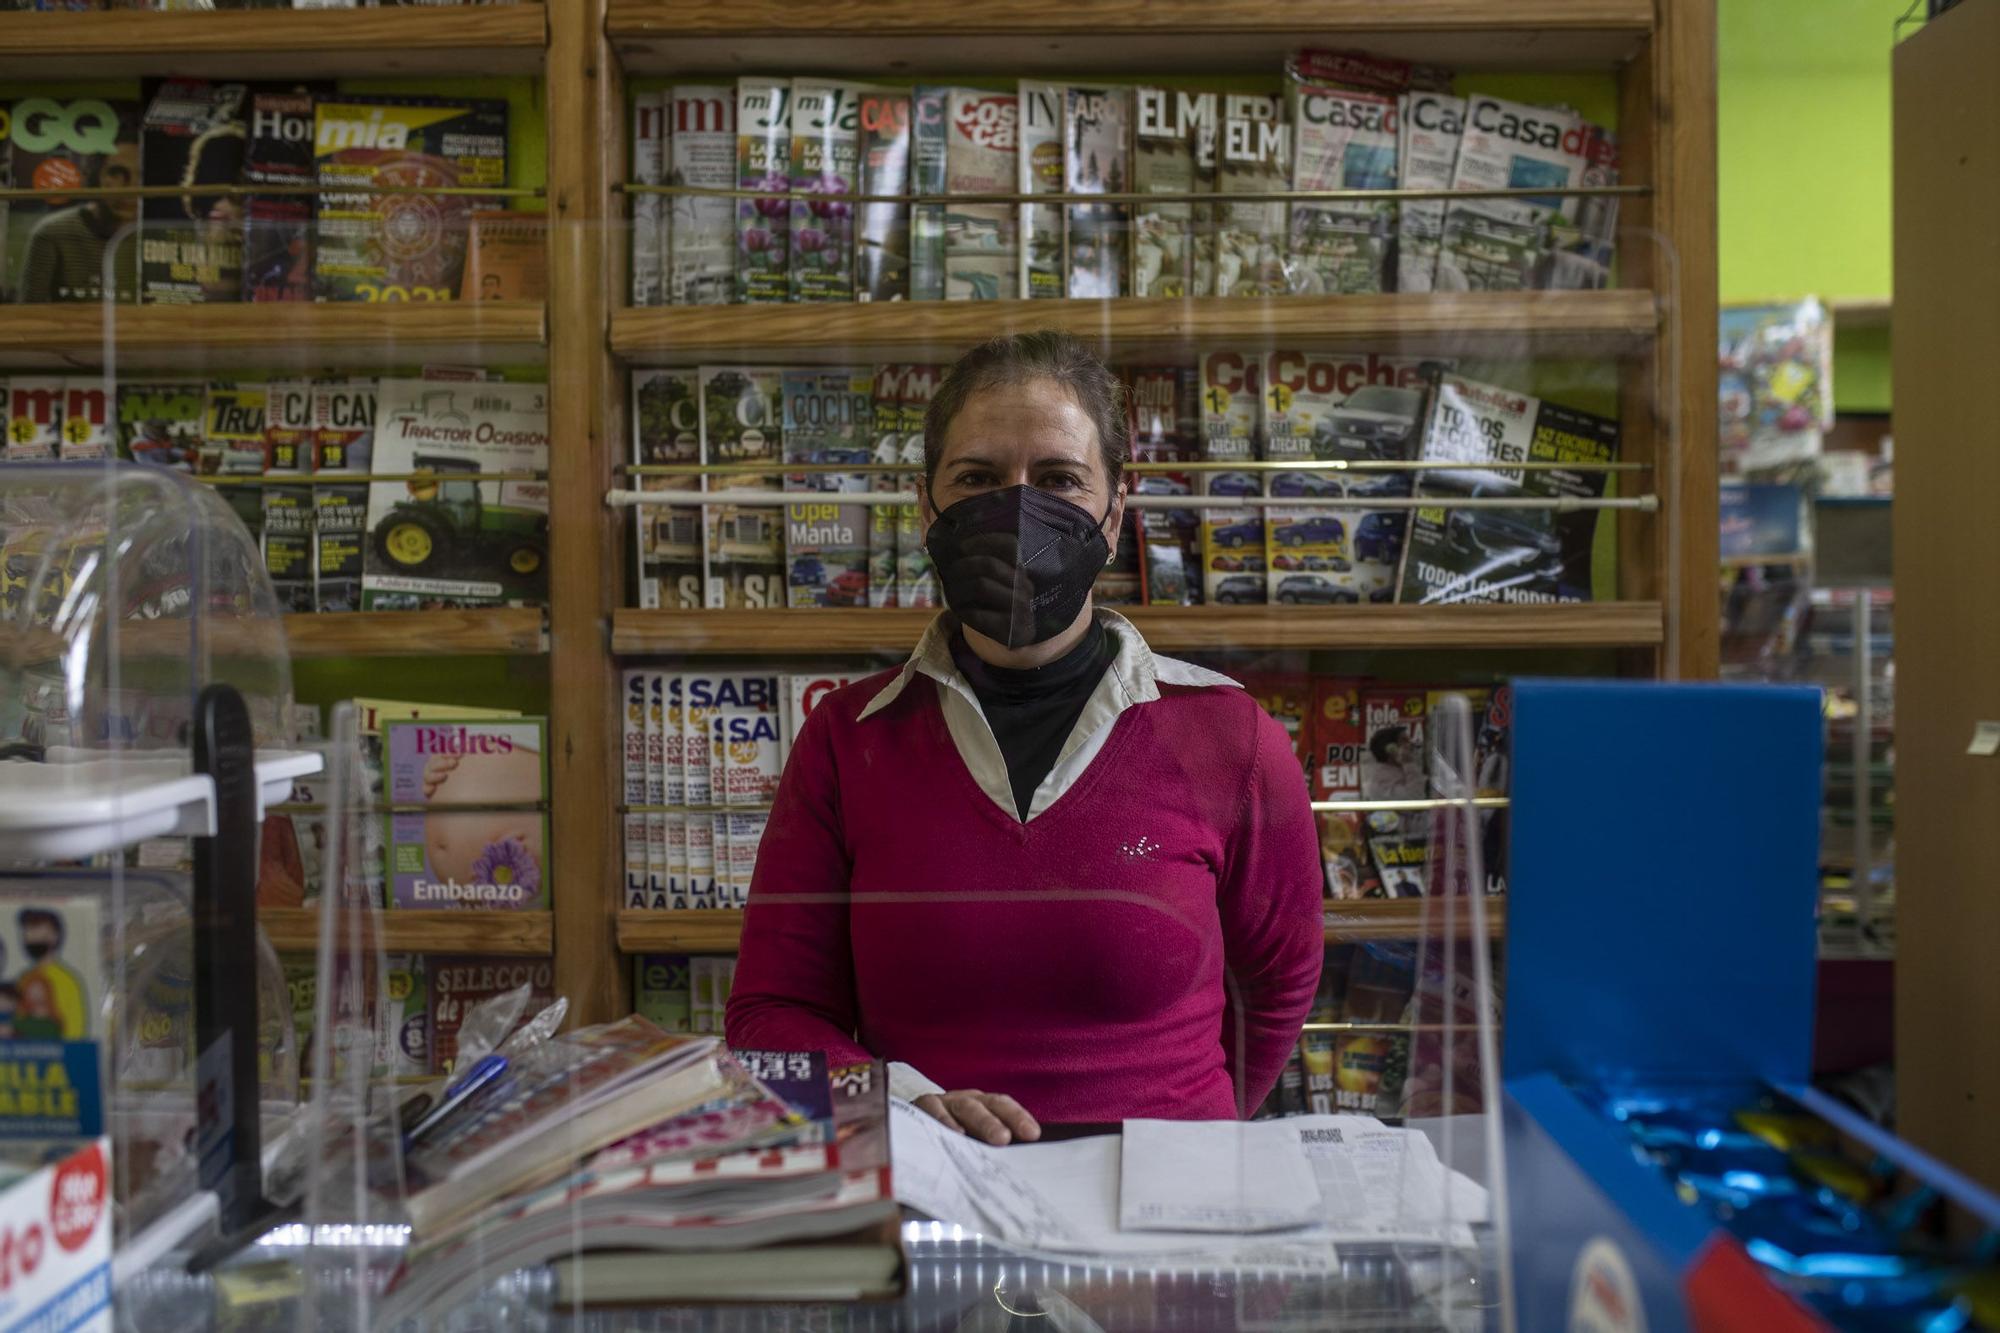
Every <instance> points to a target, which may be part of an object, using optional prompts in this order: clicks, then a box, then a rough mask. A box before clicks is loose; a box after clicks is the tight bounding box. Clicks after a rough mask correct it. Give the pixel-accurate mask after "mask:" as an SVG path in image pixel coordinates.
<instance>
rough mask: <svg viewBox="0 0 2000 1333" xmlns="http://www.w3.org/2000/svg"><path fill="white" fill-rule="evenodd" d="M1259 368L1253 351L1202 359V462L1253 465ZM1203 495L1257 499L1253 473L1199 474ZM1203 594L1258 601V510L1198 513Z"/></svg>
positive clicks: (1259, 487)
mask: <svg viewBox="0 0 2000 1333" xmlns="http://www.w3.org/2000/svg"><path fill="white" fill-rule="evenodd" d="M1262 386H1263V364H1262V360H1261V358H1260V357H1259V356H1258V354H1257V353H1255V352H1239V351H1212V352H1207V353H1204V354H1203V356H1202V358H1201V457H1202V459H1203V461H1205V462H1211V463H1220V462H1253V461H1255V460H1256V458H1257V455H1258V432H1259V429H1260V423H1261V421H1262V416H1263V407H1262V404H1263V387H1262ZM1201 484H1202V493H1203V494H1204V495H1227V496H1257V495H1262V494H1263V493H1264V483H1263V480H1262V478H1261V476H1260V474H1259V473H1257V472H1256V471H1254V470H1246V471H1243V472H1224V471H1211V472H1203V473H1202V474H1201ZM1200 516H1201V567H1202V596H1203V600H1205V601H1208V602H1221V603H1228V604H1235V603H1243V602H1262V601H1263V600H1264V593H1265V587H1264V572H1265V566H1264V516H1263V511H1262V510H1260V509H1235V508H1230V509H1203V510H1201V511H1200Z"/></svg>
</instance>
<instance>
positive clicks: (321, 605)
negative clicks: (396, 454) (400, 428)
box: [313, 379, 375, 611]
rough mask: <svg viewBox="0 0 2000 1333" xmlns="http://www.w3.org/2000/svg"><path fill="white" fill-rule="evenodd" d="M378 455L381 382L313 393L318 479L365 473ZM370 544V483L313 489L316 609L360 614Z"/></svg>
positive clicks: (338, 384)
mask: <svg viewBox="0 0 2000 1333" xmlns="http://www.w3.org/2000/svg"><path fill="white" fill-rule="evenodd" d="M374 456H375V381H374V380H373V379H358V380H347V381H344V382H342V381H335V382H331V383H320V384H317V385H315V386H314V388H313V475H314V477H315V478H316V479H317V478H318V477H320V476H322V475H325V476H338V475H340V474H341V473H343V472H359V473H365V472H367V471H368V470H369V468H370V467H371V466H372V464H373V459H374ZM367 544H368V483H367V482H347V483H344V484H333V485H325V484H318V485H315V486H314V487H313V609H314V610H316V611H359V610H360V609H361V574H362V567H363V565H364V564H365V563H366V549H367Z"/></svg>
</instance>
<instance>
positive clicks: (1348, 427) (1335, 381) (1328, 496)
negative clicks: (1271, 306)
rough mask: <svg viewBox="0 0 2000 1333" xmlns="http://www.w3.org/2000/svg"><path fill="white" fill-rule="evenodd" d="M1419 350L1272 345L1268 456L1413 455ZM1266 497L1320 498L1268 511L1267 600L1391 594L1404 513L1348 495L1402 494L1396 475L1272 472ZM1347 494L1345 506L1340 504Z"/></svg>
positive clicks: (1420, 398)
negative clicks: (1415, 353)
mask: <svg viewBox="0 0 2000 1333" xmlns="http://www.w3.org/2000/svg"><path fill="white" fill-rule="evenodd" d="M1434 364H1437V365H1442V364H1444V363H1433V362H1430V361H1426V360H1423V359H1420V358H1417V357H1396V356H1383V355H1380V354H1379V353H1375V352H1351V353H1312V352H1297V351H1283V350H1281V351H1275V352H1272V353H1270V354H1269V355H1268V356H1267V358H1266V361H1265V390H1264V412H1265V415H1264V441H1265V456H1266V457H1267V458H1270V459H1288V458H1296V459H1311V460H1314V461H1319V462H1331V461H1353V462H1368V461H1394V460H1400V459H1409V458H1413V457H1414V456H1415V454H1416V447H1417V424H1418V422H1419V420H1420V419H1421V418H1422V416H1423V406H1424V388H1425V384H1426V378H1425V376H1426V371H1427V368H1428V367H1430V366H1432V365H1434ZM1270 487H1271V494H1272V495H1273V496H1274V497H1277V496H1283V497H1287V498H1290V497H1294V496H1296V497H1298V498H1300V499H1306V500H1315V501H1319V502H1320V503H1319V504H1317V505H1315V506H1314V507H1313V508H1311V509H1303V508H1302V509H1297V510H1291V509H1273V510H1270V511H1268V513H1267V514H1266V519H1267V521H1268V523H1269V525H1270V540H1269V542H1268V548H1269V549H1268V552H1267V554H1268V557H1269V560H1270V566H1271V572H1270V581H1271V597H1272V600H1274V601H1282V602H1293V603H1314V602H1324V603H1358V602H1364V601H1365V602H1387V601H1390V600H1391V599H1392V598H1393V596H1394V593H1395V586H1396V574H1397V569H1398V563H1399V559H1400V557H1401V555H1402V544H1403V533H1404V528H1405V526H1406V521H1407V513H1406V511H1403V510H1399V509H1385V510H1373V511H1371V510H1368V509H1366V508H1360V507H1354V506H1353V505H1352V503H1351V502H1353V501H1364V502H1365V501H1366V500H1367V499H1370V498H1374V497H1387V496H1404V495H1408V494H1409V493H1410V479H1409V477H1408V476H1407V475H1406V474H1398V473H1387V474H1384V473H1379V472H1375V473H1352V474H1348V475H1346V476H1345V478H1343V477H1342V476H1341V474H1337V473H1334V472H1330V471H1324V470H1321V471H1302V472H1275V473H1272V474H1271V476H1270ZM1341 500H1346V501H1348V502H1350V503H1348V504H1340V503H1337V502H1338V501H1341Z"/></svg>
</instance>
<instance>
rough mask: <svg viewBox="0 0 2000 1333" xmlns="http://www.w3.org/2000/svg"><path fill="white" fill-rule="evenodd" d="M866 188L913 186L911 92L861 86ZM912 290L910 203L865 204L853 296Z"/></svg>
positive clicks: (903, 296) (873, 297)
mask: <svg viewBox="0 0 2000 1333" xmlns="http://www.w3.org/2000/svg"><path fill="white" fill-rule="evenodd" d="M860 114H861V151H860V160H859V164H858V165H859V170H860V173H861V175H860V179H861V193H862V194H865V195H901V194H908V193H909V192H910V95H909V94H908V93H903V92H892V91H888V90H886V89H876V88H864V89H862V90H861V103H860ZM909 295H910V209H909V206H908V205H907V204H900V203H875V204H863V205H861V226H860V229H859V231H858V233H857V235H856V236H855V241H854V299H855V300H857V301H903V300H907V299H909Z"/></svg>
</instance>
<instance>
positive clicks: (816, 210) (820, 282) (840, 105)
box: [790, 79, 861, 302]
mask: <svg viewBox="0 0 2000 1333" xmlns="http://www.w3.org/2000/svg"><path fill="white" fill-rule="evenodd" d="M860 159H861V88H860V87H859V86H858V85H856V84H852V83H838V82H831V81H827V80H823V79H794V80H793V81H792V146H791V186H792V191H793V194H792V199H791V230H790V244H791V299H792V300H794V301H806V302H823V301H852V300H853V299H854V217H855V205H854V204H853V203H852V202H850V201H848V200H846V199H835V200H825V199H809V198H800V195H802V194H803V195H815V194H843V195H844V194H853V193H854V192H855V186H856V185H857V184H858V183H859V182H860V179H861V165H860Z"/></svg>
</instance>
